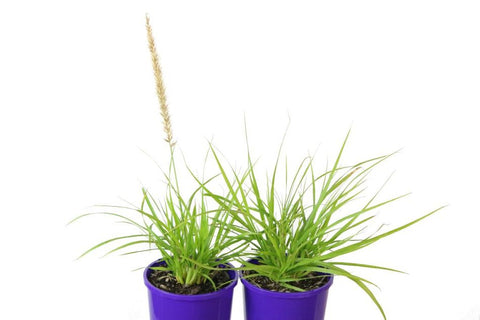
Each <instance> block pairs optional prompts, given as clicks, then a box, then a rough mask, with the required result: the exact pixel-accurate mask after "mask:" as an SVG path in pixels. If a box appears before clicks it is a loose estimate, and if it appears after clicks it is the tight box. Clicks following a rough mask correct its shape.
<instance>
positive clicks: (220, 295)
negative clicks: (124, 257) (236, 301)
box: [143, 260, 238, 320]
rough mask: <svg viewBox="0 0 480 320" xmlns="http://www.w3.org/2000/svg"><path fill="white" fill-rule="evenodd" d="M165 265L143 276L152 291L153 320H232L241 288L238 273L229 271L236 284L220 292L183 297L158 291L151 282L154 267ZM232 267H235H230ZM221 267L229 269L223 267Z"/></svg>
mask: <svg viewBox="0 0 480 320" xmlns="http://www.w3.org/2000/svg"><path fill="white" fill-rule="evenodd" d="M162 264H163V265H165V262H163V261H161V260H157V261H155V262H152V263H151V264H150V265H149V266H148V267H147V268H145V271H144V272H143V280H144V282H145V285H146V286H147V289H148V304H149V308H150V320H160V319H161V320H170V319H172V320H173V319H175V320H207V319H208V320H229V319H230V312H231V309H232V295H233V288H234V287H235V285H236V284H237V281H238V275H237V272H236V271H233V270H229V271H228V274H229V276H230V279H232V280H233V281H232V282H231V283H230V284H229V285H228V286H226V287H225V288H222V289H220V290H218V291H215V292H212V293H206V294H197V295H183V294H174V293H169V292H166V291H163V290H161V289H158V288H157V287H155V286H153V285H152V284H151V283H150V281H148V276H149V275H150V273H151V272H152V270H151V269H150V267H156V266H159V265H162ZM229 266H231V265H230V264H229ZM220 267H225V266H224V265H220Z"/></svg>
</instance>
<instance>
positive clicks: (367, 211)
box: [204, 134, 441, 320]
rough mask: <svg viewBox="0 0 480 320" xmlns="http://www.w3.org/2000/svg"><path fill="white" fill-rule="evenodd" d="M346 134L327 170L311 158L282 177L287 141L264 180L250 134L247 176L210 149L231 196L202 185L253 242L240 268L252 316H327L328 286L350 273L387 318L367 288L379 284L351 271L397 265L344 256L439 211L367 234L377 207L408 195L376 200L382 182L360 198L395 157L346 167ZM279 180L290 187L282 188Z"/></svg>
mask: <svg viewBox="0 0 480 320" xmlns="http://www.w3.org/2000/svg"><path fill="white" fill-rule="evenodd" d="M348 136H349V134H347V136H346V138H345V140H344V141H343V144H342V146H341V148H340V151H339V153H338V155H337V157H336V160H335V162H334V164H333V166H332V167H331V168H329V169H327V170H326V171H325V172H323V173H321V174H318V173H317V172H316V170H314V165H313V158H312V157H306V158H305V159H304V160H303V162H301V163H300V165H299V166H298V167H297V168H296V170H295V171H294V172H293V175H292V176H289V175H288V173H289V171H288V167H287V165H286V164H285V173H284V176H283V177H282V179H281V180H279V174H280V172H279V165H280V154H281V153H282V152H281V150H282V145H283V142H282V144H281V147H280V150H279V152H278V155H277V159H276V163H275V165H274V167H273V172H272V174H271V176H270V177H267V181H266V182H263V183H262V182H261V180H260V179H259V178H258V175H257V173H256V167H255V161H253V160H252V157H251V155H250V151H249V147H248V137H247V155H248V157H247V163H248V166H247V170H246V171H245V173H243V174H239V173H236V172H235V171H234V170H233V169H232V170H231V172H232V174H230V168H231V167H229V166H228V165H225V164H224V160H221V159H220V157H219V156H218V152H216V151H215V148H213V147H211V150H212V153H213V155H214V158H215V160H216V162H217V165H218V168H219V169H220V172H221V174H222V177H223V179H224V182H225V184H226V185H227V186H228V188H229V191H230V193H229V195H228V196H227V197H223V196H219V195H216V194H215V193H214V192H210V191H209V190H208V187H207V186H204V188H205V189H206V192H207V193H208V194H209V196H211V197H213V198H214V199H215V200H216V201H217V203H218V204H220V205H221V206H223V207H224V208H225V210H227V211H228V212H229V214H230V215H231V216H232V218H233V219H234V220H235V222H236V223H235V226H234V227H232V228H234V229H235V230H236V232H238V233H239V234H243V237H244V239H245V240H246V241H248V242H249V243H251V251H250V252H248V253H247V254H245V255H244V256H243V258H242V263H243V266H242V268H241V281H242V283H243V285H244V293H245V312H246V319H247V320H264V319H265V320H267V319H275V320H290V319H302V320H322V319H324V314H325V307H326V301H327V295H328V289H329V287H330V286H331V285H332V282H333V278H334V277H335V276H343V277H347V278H348V279H350V280H352V281H353V282H354V283H356V284H357V285H358V286H359V287H360V288H361V289H362V290H363V291H364V292H365V293H366V294H367V295H368V296H369V297H370V298H371V300H372V301H373V302H374V303H375V304H376V306H377V307H378V309H379V311H380V312H381V314H382V316H383V317H384V318H385V319H386V316H385V312H384V310H383V309H382V307H381V305H380V303H379V302H378V300H377V298H376V297H375V295H374V293H373V292H372V291H371V289H370V287H369V286H370V285H373V283H372V282H370V281H368V280H366V279H364V278H362V277H360V276H358V275H356V274H355V273H353V272H350V271H348V270H347V268H349V267H360V268H374V269H380V270H389V271H397V272H398V270H394V269H390V268H385V267H380V266H375V265H369V264H363V263H355V262H348V261H345V260H343V259H342V257H343V256H344V255H346V254H348V253H351V252H355V251H357V250H359V249H362V248H364V247H367V246H369V245H371V244H373V243H375V242H377V241H378V240H380V239H383V238H385V237H388V236H390V235H392V234H394V233H396V232H398V231H400V230H403V229H405V228H407V227H409V226H411V225H413V224H415V223H417V222H419V221H421V220H423V219H425V218H427V217H428V216H430V215H432V214H434V213H435V212H437V211H438V210H440V209H441V208H439V209H436V210H434V211H432V212H430V213H428V214H426V215H424V216H421V217H419V218H418V219H415V220H413V221H411V222H409V223H406V224H404V225H402V226H400V227H397V228H394V229H392V230H389V231H385V232H380V230H377V231H376V232H372V233H369V234H367V235H364V234H363V231H364V228H366V227H368V226H369V224H371V222H372V219H373V218H374V217H375V214H374V213H373V212H374V210H375V209H378V208H380V207H384V206H386V205H388V204H390V203H392V202H394V201H396V200H398V199H400V198H402V197H403V196H398V197H395V198H390V199H388V200H384V201H378V200H377V198H378V195H379V193H380V191H381V189H382V188H383V186H382V187H381V188H380V189H379V190H378V191H376V192H375V193H374V194H373V195H371V196H370V197H368V198H366V200H364V201H363V200H362V199H363V197H364V195H365V192H366V191H365V189H366V188H365V182H366V177H367V176H368V175H369V174H370V172H372V170H373V169H375V167H377V166H378V165H379V164H381V163H382V162H383V161H385V160H386V159H387V158H389V157H390V156H391V154H390V155H385V156H380V157H375V158H372V159H368V160H365V161H361V162H359V163H357V164H354V165H352V166H342V165H341V158H342V154H343V152H344V148H345V146H346V143H347V140H348ZM284 138H285V137H284ZM262 176H263V175H262ZM279 181H281V183H282V185H284V186H285V188H284V189H282V190H281V191H279V190H278V188H279V186H278V185H279ZM264 186H266V188H264ZM282 191H283V194H282Z"/></svg>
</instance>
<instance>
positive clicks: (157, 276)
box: [148, 270, 231, 295]
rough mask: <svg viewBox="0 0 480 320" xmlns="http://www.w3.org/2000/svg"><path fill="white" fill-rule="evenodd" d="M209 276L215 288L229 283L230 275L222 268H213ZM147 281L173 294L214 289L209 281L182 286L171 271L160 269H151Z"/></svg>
mask: <svg viewBox="0 0 480 320" xmlns="http://www.w3.org/2000/svg"><path fill="white" fill-rule="evenodd" d="M209 276H210V278H211V279H212V280H213V282H214V283H215V286H216V287H217V290H218V289H220V288H223V287H225V286H228V284H229V283H230V280H231V279H230V276H229V275H228V272H227V271H224V270H215V271H212V272H210V275H209ZM148 281H150V283H151V284H153V285H154V286H155V287H157V288H158V289H160V290H163V291H167V292H170V293H175V294H188V295H193V294H204V293H211V292H214V291H216V290H215V288H214V287H213V285H212V283H211V282H210V281H208V280H207V281H205V283H203V284H198V285H197V284H195V285H190V286H184V285H182V284H180V283H178V282H177V279H175V277H174V276H173V274H172V273H171V272H168V271H161V270H152V271H151V273H150V275H149V277H148Z"/></svg>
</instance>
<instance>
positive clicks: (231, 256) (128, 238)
mask: <svg viewBox="0 0 480 320" xmlns="http://www.w3.org/2000/svg"><path fill="white" fill-rule="evenodd" d="M146 29H147V38H148V46H149V50H150V54H151V59H152V66H153V74H154V77H155V83H156V93H157V96H158V101H159V104H160V114H161V116H162V119H163V128H164V131H165V135H166V138H165V141H166V142H167V143H168V145H169V148H170V165H169V170H168V173H164V178H165V180H166V194H165V195H164V196H163V198H161V199H160V200H158V199H156V197H154V196H153V195H152V194H151V193H150V192H149V191H148V190H146V189H145V188H143V189H142V201H141V204H140V205H139V206H134V205H131V206H127V207H126V206H103V207H106V208H107V210H105V211H102V212H93V213H87V214H84V215H81V216H79V217H77V218H75V219H74V220H73V221H76V220H78V219H80V218H83V217H85V216H90V215H107V216H111V217H113V218H117V219H120V222H123V223H126V224H128V225H130V226H133V227H134V228H135V229H136V230H137V231H136V232H135V233H132V234H127V235H123V236H119V237H115V238H111V239H107V240H105V241H103V242H101V243H99V244H97V245H95V246H93V247H91V248H90V249H88V250H87V251H85V252H84V253H83V254H82V255H81V257H83V256H84V255H86V254H88V253H90V252H92V251H94V250H96V249H99V248H103V247H105V246H107V245H112V246H113V245H114V246H113V248H112V249H110V250H109V251H108V252H107V254H110V253H113V252H122V253H123V254H134V253H140V252H145V251H152V250H157V251H158V252H159V253H160V256H161V258H162V260H163V261H164V262H165V266H161V267H154V268H153V269H157V270H164V271H168V272H171V273H172V274H173V276H174V277H175V278H176V280H177V282H178V283H180V284H182V285H184V286H190V285H193V284H202V283H205V282H206V281H210V282H212V285H213V287H214V288H216V286H215V283H213V281H212V279H211V277H210V274H211V272H212V271H213V270H216V269H217V268H218V266H219V265H226V263H227V262H229V261H232V260H235V259H236V258H237V256H238V254H239V252H240V251H241V250H242V248H243V246H244V245H243V243H242V241H241V239H239V238H238V237H237V236H235V235H232V233H231V232H230V230H231V229H232V226H233V223H234V221H233V219H232V217H231V216H230V215H229V214H228V213H227V211H226V210H225V209H226V208H225V207H224V206H218V205H217V204H216V203H215V202H213V204H214V207H215V208H214V209H209V208H208V202H211V203H212V201H211V198H209V197H206V195H205V191H204V188H203V187H204V186H206V185H208V184H209V183H210V182H211V181H212V180H213V179H214V178H215V177H213V178H210V179H207V180H205V179H203V178H202V179H199V178H198V177H197V176H195V175H194V174H193V172H192V171H191V170H190V169H189V168H188V166H187V169H188V172H189V173H190V174H191V176H192V177H193V178H194V179H192V182H193V181H198V182H200V184H199V185H197V186H196V189H194V191H193V192H192V193H191V194H188V196H184V195H183V194H182V193H181V191H180V183H179V179H178V175H177V168H176V165H175V142H174V139H173V134H172V126H171V121H170V115H169V110H168V105H167V98H166V94H165V86H164V83H163V78H162V70H161V67H160V62H159V58H158V54H157V50H156V46H155V41H154V38H153V34H152V28H151V26H150V20H149V18H148V16H147V17H146ZM195 183H196V182H195ZM209 200H210V201H209ZM73 221H72V222H73ZM138 246H143V247H142V248H139V247H138Z"/></svg>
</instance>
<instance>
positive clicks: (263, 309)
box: [241, 259, 333, 320]
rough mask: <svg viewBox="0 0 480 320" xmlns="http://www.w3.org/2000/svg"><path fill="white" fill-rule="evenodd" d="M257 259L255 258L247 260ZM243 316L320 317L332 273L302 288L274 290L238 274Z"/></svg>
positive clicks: (252, 319)
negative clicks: (321, 281)
mask: <svg viewBox="0 0 480 320" xmlns="http://www.w3.org/2000/svg"><path fill="white" fill-rule="evenodd" d="M249 262H251V263H257V262H258V261H257V260H255V259H252V260H249ZM241 281H242V283H243V285H244V294H245V319H246V320H272V319H275V320H293V319H295V320H323V319H324V317H325V309H326V305H327V296H328V289H329V288H330V286H331V285H332V283H333V275H329V279H328V282H327V283H326V284H324V285H323V286H322V287H320V288H318V289H315V290H311V291H305V292H294V293H291V292H275V291H269V290H265V289H261V288H259V287H257V286H255V285H253V284H251V283H250V282H248V280H246V279H244V278H243V277H241Z"/></svg>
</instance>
